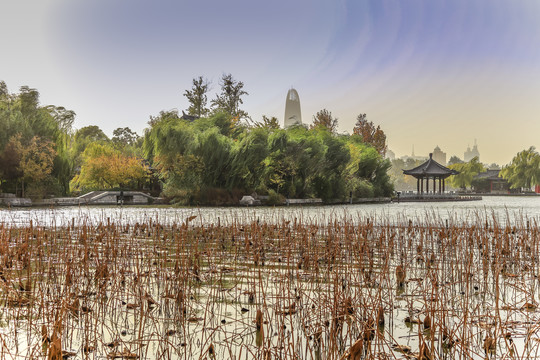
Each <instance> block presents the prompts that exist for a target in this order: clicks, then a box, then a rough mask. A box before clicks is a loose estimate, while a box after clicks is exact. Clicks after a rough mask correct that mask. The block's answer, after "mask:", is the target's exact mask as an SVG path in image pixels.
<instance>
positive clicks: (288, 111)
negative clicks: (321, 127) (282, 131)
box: [284, 89, 302, 128]
mask: <svg viewBox="0 0 540 360" xmlns="http://www.w3.org/2000/svg"><path fill="white" fill-rule="evenodd" d="M301 124H302V113H301V111H300V97H298V92H297V91H296V90H295V89H290V90H289V92H288V93H287V100H286V101H285V123H284V125H285V128H288V127H289V126H292V125H301Z"/></svg>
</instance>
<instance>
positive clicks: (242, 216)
mask: <svg viewBox="0 0 540 360" xmlns="http://www.w3.org/2000/svg"><path fill="white" fill-rule="evenodd" d="M190 216H197V218H196V220H195V222H196V223H197V224H198V225H201V224H217V223H218V222H219V223H220V224H229V223H231V222H236V223H249V222H252V221H256V220H259V221H263V222H269V223H276V222H281V221H282V220H284V219H285V220H294V219H295V218H296V219H298V220H300V221H303V222H309V223H320V224H326V223H328V222H330V221H331V222H334V221H342V220H344V219H346V220H348V221H357V220H359V219H365V218H373V219H378V220H379V221H380V220H381V219H383V220H384V221H387V222H390V223H404V222H408V221H409V219H410V220H412V221H414V222H415V223H418V224H422V223H425V222H426V221H429V222H430V223H433V222H441V223H445V222H446V220H448V221H449V222H450V223H452V222H467V223H470V222H476V221H477V220H481V221H482V222H485V221H486V220H487V221H489V222H491V221H492V220H493V219H496V221H497V222H498V223H500V224H507V223H510V224H514V223H515V222H516V221H517V222H520V221H523V220H524V219H531V220H533V219H538V218H539V217H540V197H538V196H486V197H484V198H483V199H482V200H480V201H464V202H417V203H415V202H401V203H388V204H359V205H334V206H305V207H298V206H291V207H253V208H246V207H201V208H197V207H187V208H186V207H172V206H167V207H135V206H133V207H132V206H124V207H120V206H106V207H105V206H101V207H100V206H81V207H57V208H16V209H2V210H0V222H4V223H6V224H10V225H12V226H14V225H17V226H25V225H28V224H29V223H30V220H32V223H33V224H34V225H44V226H62V225H67V224H70V223H71V222H72V221H74V222H75V223H77V224H80V223H83V222H85V221H89V222H96V221H97V222H105V221H107V218H111V219H115V220H116V221H118V220H122V222H125V223H132V224H133V223H136V222H145V221H147V220H149V219H152V220H157V221H159V222H160V223H163V224H172V223H178V222H182V221H184V220H185V219H186V218H187V217H190Z"/></svg>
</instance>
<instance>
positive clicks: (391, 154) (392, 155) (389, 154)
mask: <svg viewBox="0 0 540 360" xmlns="http://www.w3.org/2000/svg"><path fill="white" fill-rule="evenodd" d="M386 158H387V159H390V160H395V159H396V154H395V153H394V152H393V151H392V150H390V149H388V150H386Z"/></svg>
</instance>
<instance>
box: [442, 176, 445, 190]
mask: <svg viewBox="0 0 540 360" xmlns="http://www.w3.org/2000/svg"><path fill="white" fill-rule="evenodd" d="M445 186H446V179H442V192H443V193H444V192H445V191H446V190H445Z"/></svg>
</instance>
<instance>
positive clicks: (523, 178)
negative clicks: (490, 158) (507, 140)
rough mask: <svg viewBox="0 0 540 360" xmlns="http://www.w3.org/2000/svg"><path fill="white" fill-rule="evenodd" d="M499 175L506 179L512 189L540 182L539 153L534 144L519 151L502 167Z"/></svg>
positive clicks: (528, 186) (527, 186)
mask: <svg viewBox="0 0 540 360" xmlns="http://www.w3.org/2000/svg"><path fill="white" fill-rule="evenodd" d="M501 176H502V178H504V179H506V180H508V183H509V184H510V188H512V189H518V188H530V187H531V186H534V185H537V184H540V154H538V152H537V151H536V149H535V148H534V146H531V147H530V148H529V149H527V150H523V151H521V152H519V153H518V154H517V155H516V156H514V158H513V159H512V162H511V163H510V164H509V165H507V166H505V167H503V169H502V170H501Z"/></svg>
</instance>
